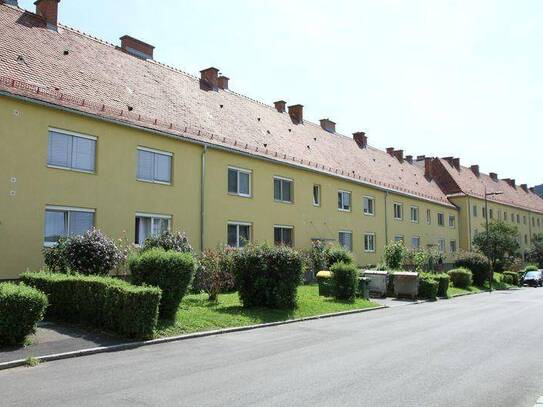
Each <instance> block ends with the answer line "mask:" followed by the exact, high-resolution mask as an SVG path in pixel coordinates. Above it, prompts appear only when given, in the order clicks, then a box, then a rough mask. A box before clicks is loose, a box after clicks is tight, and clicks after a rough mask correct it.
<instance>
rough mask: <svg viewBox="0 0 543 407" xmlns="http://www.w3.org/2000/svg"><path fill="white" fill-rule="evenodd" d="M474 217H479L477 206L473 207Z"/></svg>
mask: <svg viewBox="0 0 543 407" xmlns="http://www.w3.org/2000/svg"><path fill="white" fill-rule="evenodd" d="M473 217H474V218H476V217H477V205H473Z"/></svg>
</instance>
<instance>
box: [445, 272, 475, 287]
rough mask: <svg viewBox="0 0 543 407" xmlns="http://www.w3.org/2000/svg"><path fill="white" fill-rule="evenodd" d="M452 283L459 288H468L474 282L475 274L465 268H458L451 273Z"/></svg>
mask: <svg viewBox="0 0 543 407" xmlns="http://www.w3.org/2000/svg"><path fill="white" fill-rule="evenodd" d="M448 274H449V277H450V278H451V282H452V283H453V285H454V286H455V287H457V288H468V287H469V286H470V285H471V284H472V281H473V274H472V273H471V271H469V270H468V269H465V268H458V269H454V270H451V271H449V273H448Z"/></svg>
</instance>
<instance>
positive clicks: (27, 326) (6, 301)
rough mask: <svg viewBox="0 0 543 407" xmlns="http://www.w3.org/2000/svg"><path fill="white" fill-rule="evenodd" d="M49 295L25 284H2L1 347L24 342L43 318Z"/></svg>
mask: <svg viewBox="0 0 543 407" xmlns="http://www.w3.org/2000/svg"><path fill="white" fill-rule="evenodd" d="M47 304H48V303H47V296H46V295H45V294H44V293H42V292H41V291H38V290H36V289H35V288H32V287H28V286H26V285H24V284H19V285H17V284H13V283H2V284H0V347H1V346H10V345H19V344H22V343H23V342H24V340H25V338H26V337H27V336H28V335H30V334H33V333H34V332H35V330H36V324H37V323H38V322H39V321H41V320H42V319H43V315H44V314H45V309H46V308H47Z"/></svg>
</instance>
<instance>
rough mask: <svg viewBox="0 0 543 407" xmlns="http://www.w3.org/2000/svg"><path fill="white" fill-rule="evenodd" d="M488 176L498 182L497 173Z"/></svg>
mask: <svg viewBox="0 0 543 407" xmlns="http://www.w3.org/2000/svg"><path fill="white" fill-rule="evenodd" d="M488 176H489V177H490V178H492V180H493V181H496V182H497V181H498V174H496V173H495V172H491V173H490V174H488Z"/></svg>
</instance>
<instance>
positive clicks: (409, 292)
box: [394, 271, 419, 299]
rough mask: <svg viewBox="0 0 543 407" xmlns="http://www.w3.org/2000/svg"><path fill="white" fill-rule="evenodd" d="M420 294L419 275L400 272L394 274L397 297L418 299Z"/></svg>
mask: <svg viewBox="0 0 543 407" xmlns="http://www.w3.org/2000/svg"><path fill="white" fill-rule="evenodd" d="M418 292H419V273H413V272H409V271H398V272H396V273H394V295H395V296H396V297H411V298H412V299H416V298H417V294H418Z"/></svg>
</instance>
